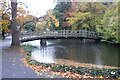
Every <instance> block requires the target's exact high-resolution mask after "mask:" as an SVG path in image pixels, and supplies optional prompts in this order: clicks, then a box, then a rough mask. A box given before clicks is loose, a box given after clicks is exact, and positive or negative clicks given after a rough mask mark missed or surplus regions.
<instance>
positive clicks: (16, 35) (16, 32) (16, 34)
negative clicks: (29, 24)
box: [11, 0, 20, 46]
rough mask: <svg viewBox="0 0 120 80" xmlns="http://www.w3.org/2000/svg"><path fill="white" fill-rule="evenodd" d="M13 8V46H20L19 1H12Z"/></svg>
mask: <svg viewBox="0 0 120 80" xmlns="http://www.w3.org/2000/svg"><path fill="white" fill-rule="evenodd" d="M11 7H12V21H11V26H12V28H11V30H12V44H11V46H19V45H20V40H19V36H20V34H19V29H18V28H17V21H16V17H17V0H11Z"/></svg>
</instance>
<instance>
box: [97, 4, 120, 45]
mask: <svg viewBox="0 0 120 80" xmlns="http://www.w3.org/2000/svg"><path fill="white" fill-rule="evenodd" d="M108 6H109V7H108V9H107V10H106V12H105V14H104V16H103V19H101V24H100V25H98V26H97V31H98V32H100V33H102V34H103V35H104V36H103V37H102V38H103V41H108V42H114V43H120V38H119V37H120V33H119V25H118V3H112V4H110V5H108Z"/></svg>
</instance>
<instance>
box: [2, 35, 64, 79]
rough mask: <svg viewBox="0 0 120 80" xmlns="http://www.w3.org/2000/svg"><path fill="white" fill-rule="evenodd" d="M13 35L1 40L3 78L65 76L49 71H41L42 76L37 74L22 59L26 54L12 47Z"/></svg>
mask: <svg viewBox="0 0 120 80" xmlns="http://www.w3.org/2000/svg"><path fill="white" fill-rule="evenodd" d="M10 45H11V37H10V36H9V37H6V39H5V40H2V42H1V41H0V47H1V48H2V78H63V77H62V76H59V75H56V76H52V75H51V74H49V73H47V72H42V71H40V72H39V73H40V74H42V75H41V76H39V77H38V76H37V74H36V73H35V71H33V70H32V69H30V68H28V67H26V66H25V65H24V63H23V62H22V61H21V60H20V59H21V58H23V57H24V56H23V55H22V54H21V53H19V52H18V51H15V50H13V49H11V48H10Z"/></svg>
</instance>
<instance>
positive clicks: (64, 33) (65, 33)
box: [21, 30, 100, 39]
mask: <svg viewBox="0 0 120 80" xmlns="http://www.w3.org/2000/svg"><path fill="white" fill-rule="evenodd" d="M28 36H29V37H51V36H52V37H66V38H67V37H88V38H98V37H99V36H100V35H99V33H97V32H92V31H86V30H75V31H74V30H52V31H39V32H38V31H36V32H22V33H21V39H22V38H27V37H28Z"/></svg>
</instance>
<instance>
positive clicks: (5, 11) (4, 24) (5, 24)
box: [0, 0, 11, 39]
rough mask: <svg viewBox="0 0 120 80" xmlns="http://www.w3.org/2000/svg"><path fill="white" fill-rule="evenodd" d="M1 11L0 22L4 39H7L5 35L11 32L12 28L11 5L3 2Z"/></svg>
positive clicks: (3, 0)
mask: <svg viewBox="0 0 120 80" xmlns="http://www.w3.org/2000/svg"><path fill="white" fill-rule="evenodd" d="M1 5H2V7H1V9H0V14H1V15H0V17H1V18H2V19H1V20H0V25H1V26H0V29H1V31H2V38H3V39H4V38H5V34H6V33H7V32H8V31H9V28H10V15H11V13H10V12H9V9H10V8H9V6H7V5H9V4H8V3H7V2H6V1H5V0H2V1H1Z"/></svg>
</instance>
